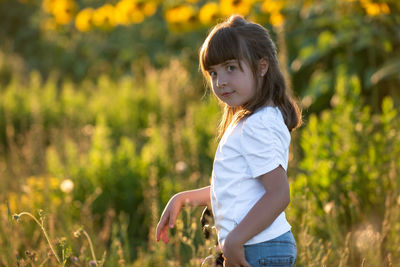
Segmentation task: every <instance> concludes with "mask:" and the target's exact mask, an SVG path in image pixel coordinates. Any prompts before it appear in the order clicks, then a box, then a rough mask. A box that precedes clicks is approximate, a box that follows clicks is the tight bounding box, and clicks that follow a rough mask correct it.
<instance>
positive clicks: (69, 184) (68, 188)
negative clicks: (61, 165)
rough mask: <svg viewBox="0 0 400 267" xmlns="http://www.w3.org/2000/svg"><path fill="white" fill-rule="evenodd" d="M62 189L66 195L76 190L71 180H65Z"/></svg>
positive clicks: (61, 185)
mask: <svg viewBox="0 0 400 267" xmlns="http://www.w3.org/2000/svg"><path fill="white" fill-rule="evenodd" d="M60 189H61V191H63V192H64V193H70V192H71V191H72V190H73V189H74V183H73V182H72V181H71V179H65V180H64V181H62V183H61V184H60Z"/></svg>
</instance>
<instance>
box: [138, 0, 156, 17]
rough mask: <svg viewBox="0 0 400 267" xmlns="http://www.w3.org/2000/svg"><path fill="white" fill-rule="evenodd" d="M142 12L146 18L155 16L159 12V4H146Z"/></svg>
mask: <svg viewBox="0 0 400 267" xmlns="http://www.w3.org/2000/svg"><path fill="white" fill-rule="evenodd" d="M142 10H143V13H144V14H145V15H146V16H153V15H154V14H155V13H156V11H157V4H156V3H154V2H145V3H144V4H143V8H142Z"/></svg>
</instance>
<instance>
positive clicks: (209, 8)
mask: <svg viewBox="0 0 400 267" xmlns="http://www.w3.org/2000/svg"><path fill="white" fill-rule="evenodd" d="M218 17H219V6H218V4H217V3H215V2H211V3H207V4H205V5H204V6H203V7H202V8H201V9H200V12H199V19H200V21H201V23H203V24H210V23H212V22H214V21H215V20H216V19H217V18H218Z"/></svg>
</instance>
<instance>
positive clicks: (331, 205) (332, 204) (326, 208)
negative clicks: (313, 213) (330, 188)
mask: <svg viewBox="0 0 400 267" xmlns="http://www.w3.org/2000/svg"><path fill="white" fill-rule="evenodd" d="M334 207H335V202H334V201H331V202H328V203H327V204H325V206H324V211H325V213H326V214H329V213H331V211H332V210H333V208H334Z"/></svg>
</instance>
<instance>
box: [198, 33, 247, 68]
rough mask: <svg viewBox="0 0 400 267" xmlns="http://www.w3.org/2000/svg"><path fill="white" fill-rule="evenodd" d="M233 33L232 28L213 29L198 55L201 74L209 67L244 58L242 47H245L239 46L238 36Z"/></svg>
mask: <svg viewBox="0 0 400 267" xmlns="http://www.w3.org/2000/svg"><path fill="white" fill-rule="evenodd" d="M233 31H234V29H232V28H219V29H214V32H212V33H211V34H210V36H209V38H207V40H206V41H205V42H204V44H203V47H202V49H201V53H200V64H201V69H202V71H203V72H205V71H207V70H209V69H210V67H211V66H213V65H218V64H221V63H223V62H225V61H227V60H232V59H234V60H241V59H243V58H245V57H244V55H245V54H246V53H244V51H243V48H242V47H246V46H245V45H241V42H240V41H239V39H238V37H237V36H238V35H237V34H236V33H235V32H233ZM239 66H240V63H239ZM240 68H241V66H240Z"/></svg>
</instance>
